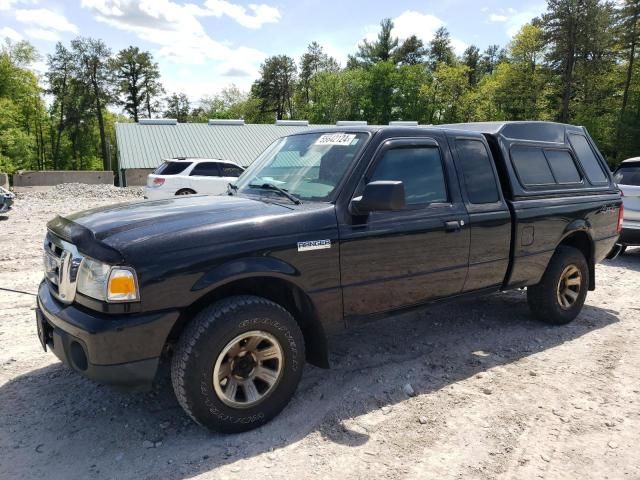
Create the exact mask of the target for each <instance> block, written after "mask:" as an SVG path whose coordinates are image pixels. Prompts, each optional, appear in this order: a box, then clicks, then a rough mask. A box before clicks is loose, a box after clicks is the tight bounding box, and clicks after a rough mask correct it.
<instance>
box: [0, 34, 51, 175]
mask: <svg viewBox="0 0 640 480" xmlns="http://www.w3.org/2000/svg"><path fill="white" fill-rule="evenodd" d="M38 58H39V56H38V54H37V51H36V50H35V49H34V48H33V46H32V45H31V44H29V43H27V42H17V43H13V42H11V41H10V40H8V39H7V40H5V42H4V43H3V44H2V45H0V112H2V113H1V115H0V170H3V171H7V172H9V173H12V172H13V171H14V170H16V169H20V168H42V167H43V166H44V161H45V158H46V150H45V147H46V145H45V141H44V130H45V122H46V115H45V109H44V102H43V101H42V95H41V94H42V90H41V88H40V86H39V84H38V79H37V78H36V76H35V75H34V74H33V72H31V71H30V70H29V68H28V67H29V66H30V65H31V64H32V63H33V62H34V61H36V60H37V59H38Z"/></svg>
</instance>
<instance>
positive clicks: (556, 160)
mask: <svg viewBox="0 0 640 480" xmlns="http://www.w3.org/2000/svg"><path fill="white" fill-rule="evenodd" d="M544 154H545V156H546V157H547V161H548V162H549V166H550V167H551V171H552V172H553V176H554V177H555V179H556V182H557V183H580V181H581V180H582V178H580V173H578V169H577V168H576V164H575V162H574V161H573V157H572V156H571V154H570V153H569V152H568V151H566V150H545V151H544Z"/></svg>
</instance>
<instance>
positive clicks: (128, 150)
mask: <svg viewBox="0 0 640 480" xmlns="http://www.w3.org/2000/svg"><path fill="white" fill-rule="evenodd" d="M317 127H319V125H315V126H314V125H310V126H308V127H303V126H280V125H258V124H248V125H208V124H206V123H179V124H178V125H139V124H137V123H117V124H116V139H117V144H118V151H119V152H120V168H121V169H125V170H126V169H131V168H155V167H157V166H158V165H159V164H160V163H161V162H162V160H163V159H165V158H172V157H177V156H187V157H201V158H220V159H222V160H230V161H233V162H236V163H238V164H240V165H242V166H247V165H249V164H251V162H253V160H255V159H256V157H257V156H258V155H260V153H262V151H264V149H266V148H267V147H268V146H269V145H270V144H271V143H272V142H273V141H274V140H275V139H277V138H279V137H283V136H285V135H290V134H292V133H296V132H300V131H304V130H308V129H311V128H317Z"/></svg>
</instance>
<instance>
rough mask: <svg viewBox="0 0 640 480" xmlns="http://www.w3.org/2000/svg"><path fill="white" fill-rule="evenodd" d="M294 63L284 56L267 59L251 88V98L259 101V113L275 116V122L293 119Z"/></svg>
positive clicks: (295, 72) (295, 71)
mask: <svg viewBox="0 0 640 480" xmlns="http://www.w3.org/2000/svg"><path fill="white" fill-rule="evenodd" d="M296 75H297V70H296V63H295V61H294V60H293V58H291V57H288V56H286V55H276V56H273V57H269V58H267V59H266V60H265V62H264V63H263V64H262V65H261V66H260V78H259V79H258V80H256V81H255V82H254V84H253V87H252V96H254V97H255V98H258V99H259V100H260V112H261V113H264V114H266V113H272V114H275V117H276V119H277V120H282V119H283V118H285V117H287V118H293V117H294V103H293V97H294V93H295V87H296Z"/></svg>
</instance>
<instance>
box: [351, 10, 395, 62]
mask: <svg viewBox="0 0 640 480" xmlns="http://www.w3.org/2000/svg"><path fill="white" fill-rule="evenodd" d="M397 47H398V39H397V38H396V37H394V36H393V22H392V21H391V19H390V18H385V19H384V20H382V21H381V22H380V32H379V33H378V37H377V39H376V40H374V41H373V42H370V41H368V40H363V41H362V43H361V44H360V45H359V46H358V52H357V53H356V57H355V58H356V59H358V61H360V62H362V64H364V65H372V64H375V63H378V62H386V61H388V60H392V59H393V56H394V54H395V50H396V48H397Z"/></svg>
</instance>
